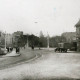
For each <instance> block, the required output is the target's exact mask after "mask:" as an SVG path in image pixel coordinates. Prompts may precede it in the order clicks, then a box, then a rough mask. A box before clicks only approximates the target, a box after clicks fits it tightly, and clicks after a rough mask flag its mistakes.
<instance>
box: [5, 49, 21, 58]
mask: <svg viewBox="0 0 80 80" xmlns="http://www.w3.org/2000/svg"><path fill="white" fill-rule="evenodd" d="M20 55H21V54H20V53H16V51H15V50H13V51H12V52H11V53H7V54H6V55H4V56H8V57H14V56H20Z"/></svg>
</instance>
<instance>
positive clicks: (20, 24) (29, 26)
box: [0, 0, 80, 36]
mask: <svg viewBox="0 0 80 80" xmlns="http://www.w3.org/2000/svg"><path fill="white" fill-rule="evenodd" d="M79 19H80V0H0V30H1V31H3V32H5V31H6V32H7V33H13V32H15V31H23V32H24V33H28V34H35V35H37V36H39V33H40V31H42V32H43V34H44V35H47V33H48V34H49V35H50V36H54V35H60V34H62V33H63V32H75V31H76V28H75V24H76V23H77V22H78V21H79Z"/></svg>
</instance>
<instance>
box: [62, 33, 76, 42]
mask: <svg viewBox="0 0 80 80" xmlns="http://www.w3.org/2000/svg"><path fill="white" fill-rule="evenodd" d="M62 36H63V37H65V38H66V41H67V42H69V43H71V42H76V32H65V33H63V34H62Z"/></svg>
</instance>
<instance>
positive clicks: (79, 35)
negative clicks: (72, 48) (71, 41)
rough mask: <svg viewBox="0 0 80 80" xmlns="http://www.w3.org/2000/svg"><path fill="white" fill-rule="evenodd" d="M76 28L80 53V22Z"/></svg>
mask: <svg viewBox="0 0 80 80" xmlns="http://www.w3.org/2000/svg"><path fill="white" fill-rule="evenodd" d="M75 27H76V39H77V51H80V20H79V21H78V22H77V24H76V25H75Z"/></svg>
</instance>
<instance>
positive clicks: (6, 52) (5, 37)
mask: <svg viewBox="0 0 80 80" xmlns="http://www.w3.org/2000/svg"><path fill="white" fill-rule="evenodd" d="M4 53H7V49H6V31H5V51H4Z"/></svg>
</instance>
